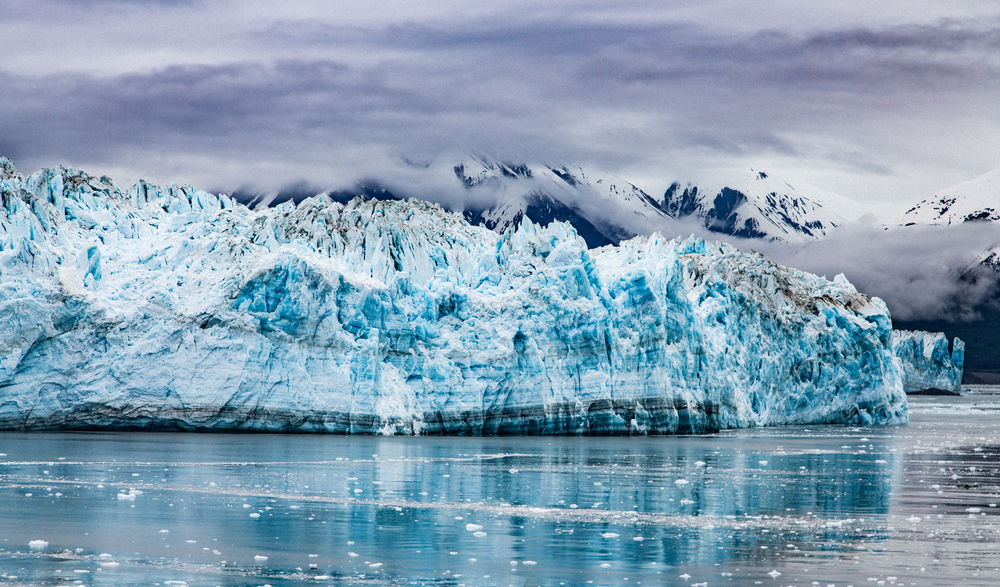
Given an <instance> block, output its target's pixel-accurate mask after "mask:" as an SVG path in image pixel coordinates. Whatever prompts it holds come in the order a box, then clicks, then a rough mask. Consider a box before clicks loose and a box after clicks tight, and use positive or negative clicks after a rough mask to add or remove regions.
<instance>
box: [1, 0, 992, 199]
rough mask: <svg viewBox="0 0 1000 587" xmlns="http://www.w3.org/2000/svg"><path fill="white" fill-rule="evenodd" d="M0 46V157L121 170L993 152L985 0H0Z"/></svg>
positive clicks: (798, 164)
mask: <svg viewBox="0 0 1000 587" xmlns="http://www.w3.org/2000/svg"><path fill="white" fill-rule="evenodd" d="M423 4H433V5H434V6H433V7H427V6H423ZM0 49H2V53H0V56H2V59H0V154H5V155H7V156H9V157H11V158H12V159H14V161H15V163H17V165H18V167H19V169H20V170H21V171H23V172H30V171H33V170H34V169H36V168H39V167H42V166H51V165H55V164H67V165H72V166H75V167H78V168H82V169H85V170H87V171H90V172H92V173H103V174H108V175H111V176H112V177H114V178H115V179H117V180H118V181H119V183H121V184H129V183H131V182H132V181H134V180H135V179H138V178H139V177H144V178H146V179H149V180H152V181H176V182H178V183H184V182H189V183H192V184H194V185H196V186H198V187H202V188H205V189H225V188H229V189H235V188H236V187H239V186H253V187H255V188H257V189H260V190H277V189H279V188H280V187H282V186H287V185H291V184H294V183H297V182H303V181H304V182H306V183H308V184H309V185H315V186H323V187H338V186H347V185H349V184H350V183H352V182H353V181H354V180H355V179H358V178H359V177H360V176H373V175H375V176H377V175H378V174H379V172H380V170H382V169H386V168H391V167H392V166H394V165H398V163H399V161H401V160H402V159H403V158H408V159H410V160H415V161H430V160H432V159H435V158H439V157H450V156H452V155H453V154H455V153H461V152H470V151H472V152H481V153H488V154H491V155H495V156H498V157H500V158H503V159H505V160H509V161H524V162H536V161H538V162H550V163H576V164H581V165H590V166H594V167H596V168H599V169H603V170H605V171H609V172H612V173H616V174H618V175H621V176H623V177H625V178H627V179H630V180H632V181H633V182H634V183H637V184H638V185H639V186H640V187H643V188H644V189H647V190H648V191H650V193H656V192H659V193H662V190H663V189H664V188H665V187H666V185H667V184H668V183H669V182H670V181H672V180H673V179H675V178H698V177H703V176H704V174H706V173H726V172H727V171H726V170H731V169H736V168H742V167H743V166H745V165H750V166H753V167H754V168H756V169H767V170H769V171H770V172H771V173H777V174H779V175H783V176H785V177H789V178H794V179H796V180H798V181H804V182H806V183H809V184H812V185H815V186H817V187H820V188H823V189H826V190H829V191H832V192H835V193H840V194H843V195H845V196H848V197H851V198H854V199H856V200H859V201H863V202H873V203H875V202H900V203H901V202H912V201H916V200H919V199H922V198H923V197H926V196H928V195H930V194H931V193H933V192H934V191H935V190H937V189H941V188H944V187H948V186H950V185H953V184H955V183H958V182H959V181H963V180H966V179H971V178H973V177H975V176H978V175H980V174H982V173H984V172H986V171H989V170H991V169H994V168H997V167H1000V98H998V96H1000V3H998V2H997V0H948V1H947V2H942V1H940V0H880V1H879V2H869V1H863V2H862V1H853V2H852V1H838V2H812V3H802V2H799V1H792V0H763V1H747V0H720V1H711V0H709V1H703V2H692V1H690V0H684V1H674V0H655V1H649V2H644V1H641V0H640V1H632V2H629V1H616V2H604V1H602V2H561V1H558V0H557V1H551V2H537V1H534V0H533V1H531V2H507V3H497V2H495V1H493V0H490V1H489V2H477V1H475V0H473V1H470V0H462V1H436V2H433V3H420V2H413V1H412V0H406V1H390V2H378V1H371V0H365V1H364V2H360V1H358V2H352V1H340V2H296V1H283V2H252V1H240V2H235V1H233V2H202V1H199V0H163V1H159V2H157V1H152V0H150V1H145V2H143V1H135V2H125V1H113V0H97V1H86V0H73V1H69V0H67V1H64V2H58V1H45V0H0Z"/></svg>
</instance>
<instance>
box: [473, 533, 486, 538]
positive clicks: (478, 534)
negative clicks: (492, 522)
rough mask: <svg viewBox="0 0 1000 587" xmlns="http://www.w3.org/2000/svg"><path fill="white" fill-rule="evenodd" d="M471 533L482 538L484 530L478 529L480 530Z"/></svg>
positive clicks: (484, 534)
mask: <svg viewBox="0 0 1000 587" xmlns="http://www.w3.org/2000/svg"><path fill="white" fill-rule="evenodd" d="M472 535H473V536H475V537H476V538H482V537H483V536H486V532H482V531H480V532H473V533H472Z"/></svg>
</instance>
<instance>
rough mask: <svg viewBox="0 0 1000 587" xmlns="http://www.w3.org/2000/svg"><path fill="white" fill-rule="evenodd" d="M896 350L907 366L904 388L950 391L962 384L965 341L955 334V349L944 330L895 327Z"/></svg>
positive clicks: (897, 355) (900, 359) (903, 363)
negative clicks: (950, 345)
mask: <svg viewBox="0 0 1000 587" xmlns="http://www.w3.org/2000/svg"><path fill="white" fill-rule="evenodd" d="M892 352H893V354H894V355H896V358H898V359H899V361H900V365H901V367H902V369H903V391H905V392H906V393H917V392H922V391H936V390H940V391H950V392H955V393H957V392H958V391H959V389H960V388H961V385H962V366H963V363H964V362H965V343H964V342H962V339H960V338H958V337H955V339H954V340H953V341H952V348H951V352H949V350H948V339H947V337H945V335H944V333H943V332H923V331H912V330H893V331H892Z"/></svg>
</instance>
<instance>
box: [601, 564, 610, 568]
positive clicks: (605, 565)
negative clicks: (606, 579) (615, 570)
mask: <svg viewBox="0 0 1000 587" xmlns="http://www.w3.org/2000/svg"><path fill="white" fill-rule="evenodd" d="M601 568H602V569H609V568H611V563H601Z"/></svg>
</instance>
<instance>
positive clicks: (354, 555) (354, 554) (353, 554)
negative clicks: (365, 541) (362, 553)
mask: <svg viewBox="0 0 1000 587" xmlns="http://www.w3.org/2000/svg"><path fill="white" fill-rule="evenodd" d="M347 556H349V557H351V558H354V557H356V556H358V553H356V552H349V553H347Z"/></svg>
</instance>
